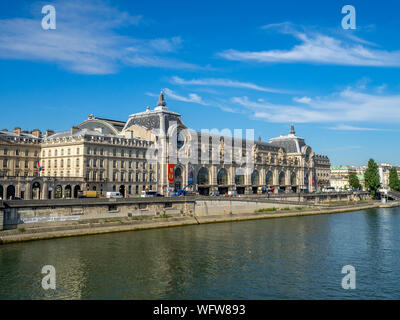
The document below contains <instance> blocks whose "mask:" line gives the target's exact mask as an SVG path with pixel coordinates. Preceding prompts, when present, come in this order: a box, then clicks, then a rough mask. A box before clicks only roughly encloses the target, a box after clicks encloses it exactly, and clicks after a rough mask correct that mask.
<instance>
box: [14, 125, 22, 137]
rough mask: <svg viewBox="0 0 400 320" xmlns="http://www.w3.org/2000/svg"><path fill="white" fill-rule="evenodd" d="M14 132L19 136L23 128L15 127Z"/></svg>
mask: <svg viewBox="0 0 400 320" xmlns="http://www.w3.org/2000/svg"><path fill="white" fill-rule="evenodd" d="M14 133H15V134H16V135H17V136H20V135H21V128H18V127H17V128H14Z"/></svg>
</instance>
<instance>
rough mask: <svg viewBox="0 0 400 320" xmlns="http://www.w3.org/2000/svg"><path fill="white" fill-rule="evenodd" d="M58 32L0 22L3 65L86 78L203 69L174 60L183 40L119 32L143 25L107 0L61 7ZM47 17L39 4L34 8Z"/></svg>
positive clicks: (28, 22)
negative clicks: (36, 66)
mask: <svg viewBox="0 0 400 320" xmlns="http://www.w3.org/2000/svg"><path fill="white" fill-rule="evenodd" d="M53 5H54V7H55V8H56V12H57V29H56V30H43V29H42V27H41V19H42V17H43V16H40V15H39V16H35V17H34V18H13V19H3V20H0V34H1V37H0V59H22V60H31V61H45V62H51V63H56V64H59V65H61V66H62V67H63V68H66V69H68V70H70V71H73V72H77V73H85V74H109V73H115V72H116V71H117V70H118V68H119V67H121V66H144V67H162V68H175V69H198V68H200V67H198V66H196V65H193V64H190V63H185V62H181V61H179V60H177V59H174V58H171V57H168V56H167V55H168V54H173V53H174V52H175V51H176V50H177V49H178V48H179V47H180V46H181V43H182V40H181V38H179V37H172V38H169V39H145V40H144V39H135V38H132V37H129V36H125V35H123V32H121V31H120V32H119V33H118V32H117V31H116V30H117V29H123V28H125V27H129V26H132V25H137V24H139V23H140V22H141V20H142V17H141V16H132V15H130V14H129V13H127V12H123V11H120V10H118V9H115V8H113V7H111V6H109V5H107V4H106V2H104V1H102V0H89V1H85V2H81V1H77V0H70V1H55V2H54V3H53ZM33 7H34V8H35V12H39V13H40V12H41V10H40V8H39V3H36V4H34V5H33Z"/></svg>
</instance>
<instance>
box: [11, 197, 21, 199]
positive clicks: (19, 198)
mask: <svg viewBox="0 0 400 320" xmlns="http://www.w3.org/2000/svg"><path fill="white" fill-rule="evenodd" d="M10 200H23V199H22V198H20V197H10Z"/></svg>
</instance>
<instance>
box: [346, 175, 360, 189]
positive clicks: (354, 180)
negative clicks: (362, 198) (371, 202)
mask: <svg viewBox="0 0 400 320" xmlns="http://www.w3.org/2000/svg"><path fill="white" fill-rule="evenodd" d="M349 184H350V187H352V188H353V190H360V189H361V184H360V180H358V177H357V175H356V174H355V173H350V175H349Z"/></svg>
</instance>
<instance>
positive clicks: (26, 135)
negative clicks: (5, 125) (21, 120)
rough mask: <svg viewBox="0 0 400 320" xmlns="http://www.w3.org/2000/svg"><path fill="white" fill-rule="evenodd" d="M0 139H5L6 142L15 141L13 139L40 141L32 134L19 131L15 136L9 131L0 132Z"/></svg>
mask: <svg viewBox="0 0 400 320" xmlns="http://www.w3.org/2000/svg"><path fill="white" fill-rule="evenodd" d="M0 137H2V138H4V139H7V140H11V139H13V140H15V139H18V140H19V139H24V138H25V139H33V140H41V138H37V137H35V136H34V135H33V134H32V133H28V132H24V131H21V134H20V135H18V134H15V133H14V132H11V131H5V130H0Z"/></svg>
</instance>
